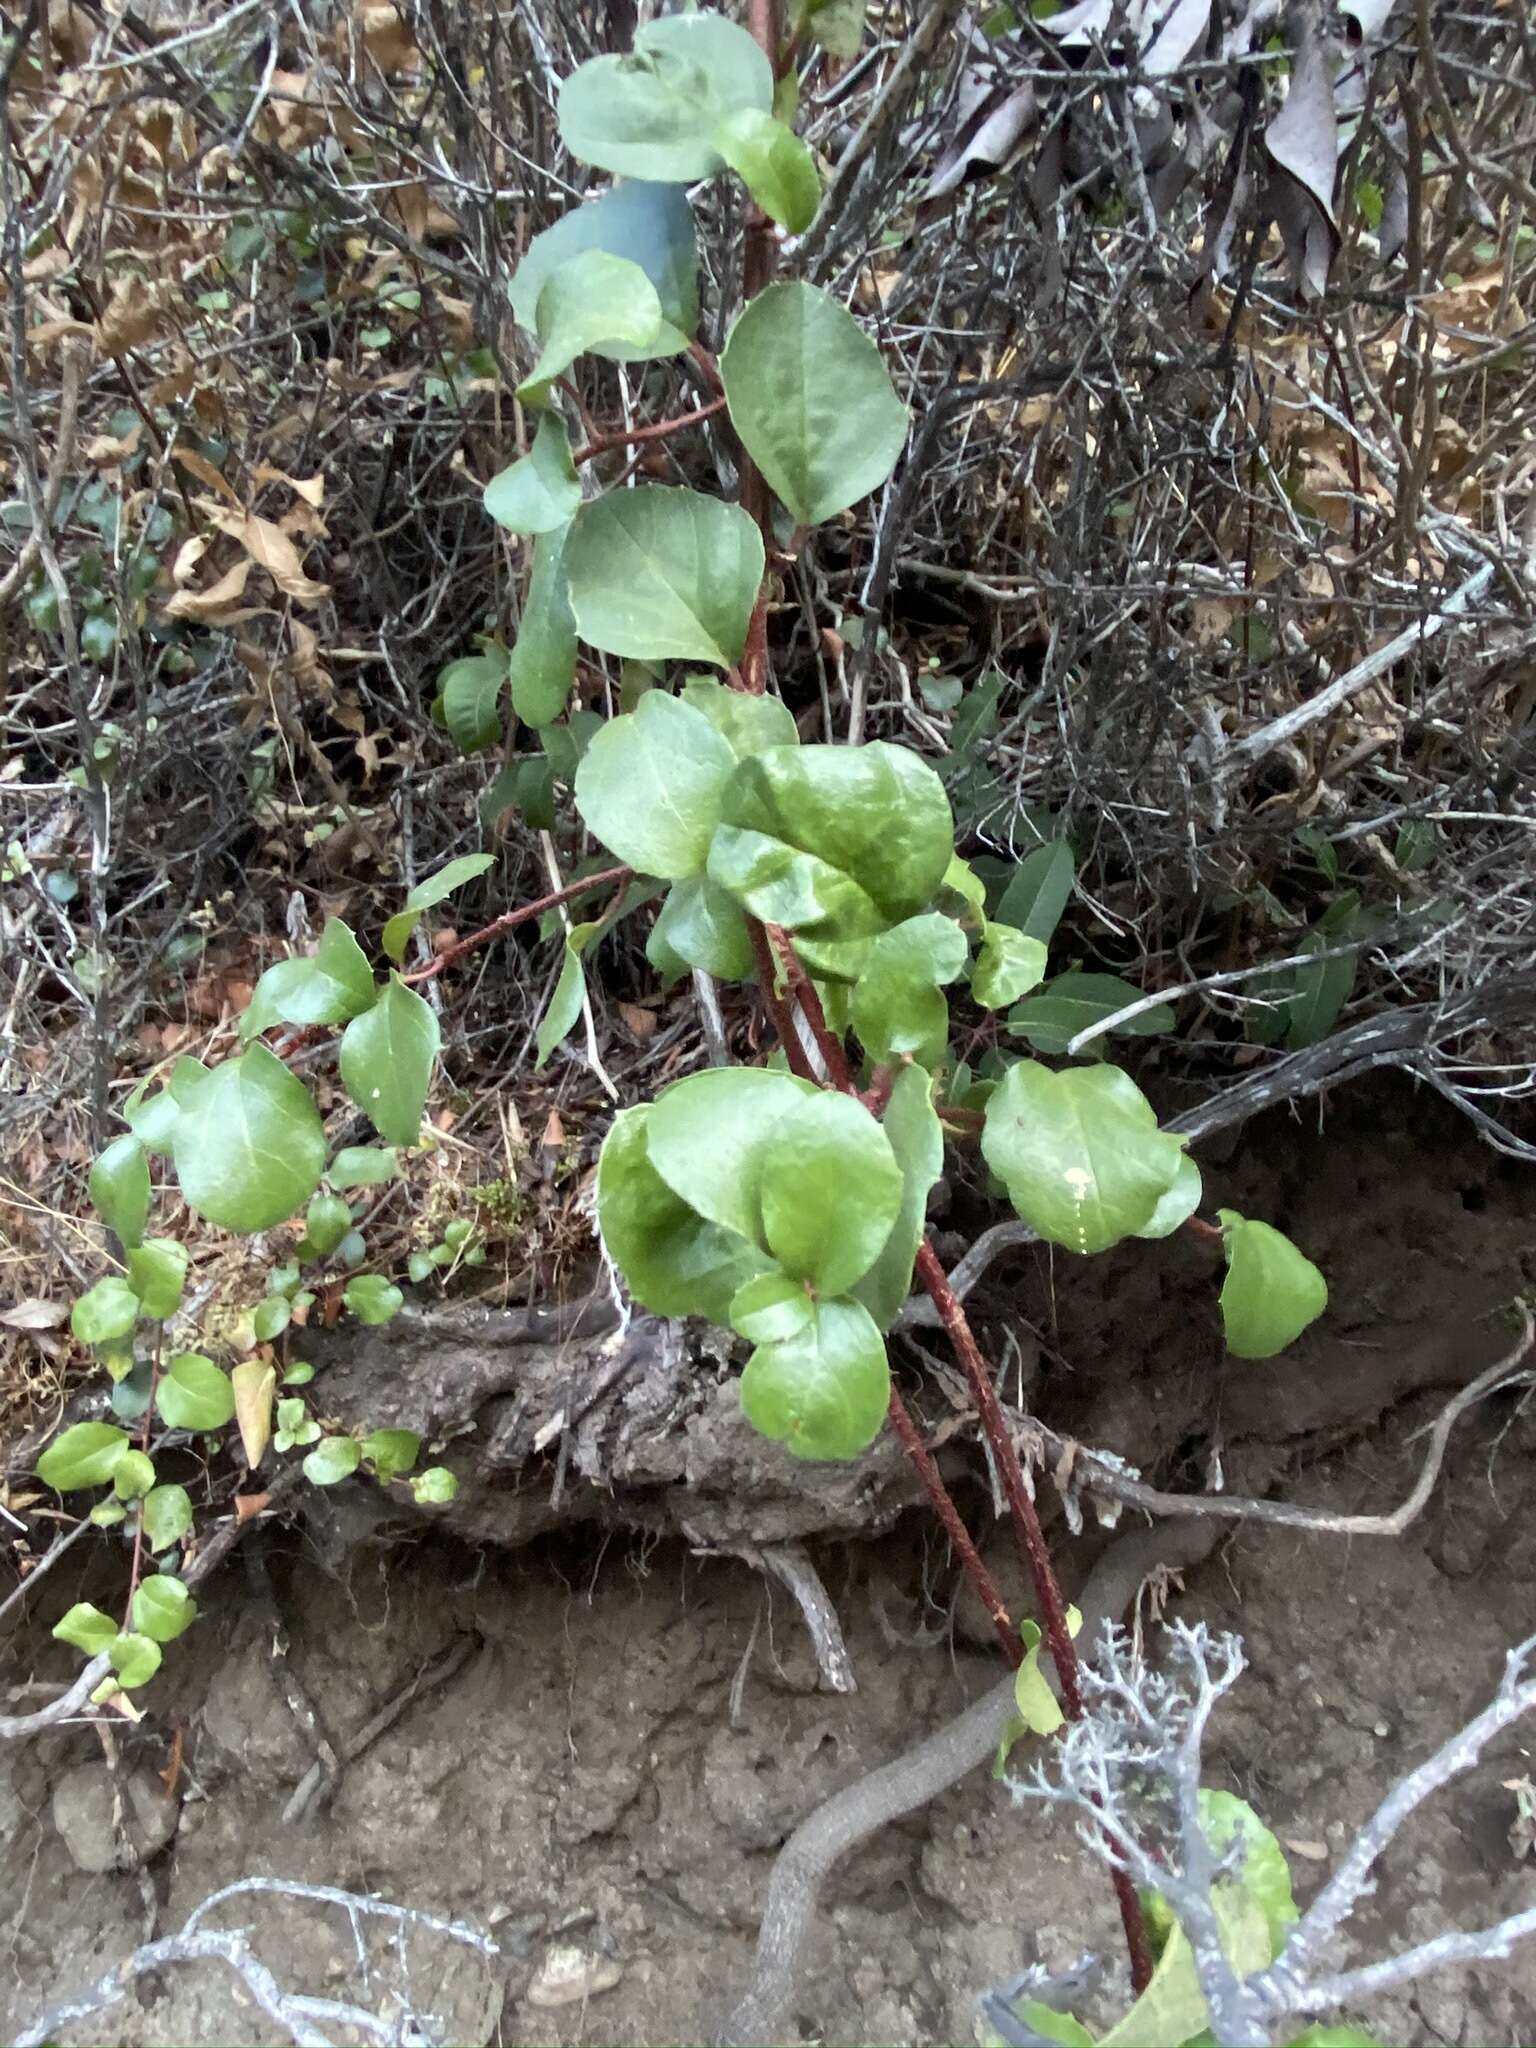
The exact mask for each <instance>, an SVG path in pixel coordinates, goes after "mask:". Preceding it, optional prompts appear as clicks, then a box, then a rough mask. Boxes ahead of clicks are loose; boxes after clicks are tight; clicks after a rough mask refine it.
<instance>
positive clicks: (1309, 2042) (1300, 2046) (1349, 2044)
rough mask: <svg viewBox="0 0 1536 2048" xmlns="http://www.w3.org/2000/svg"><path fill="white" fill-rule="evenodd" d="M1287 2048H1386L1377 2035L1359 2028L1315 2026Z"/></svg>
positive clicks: (1299, 2035)
mask: <svg viewBox="0 0 1536 2048" xmlns="http://www.w3.org/2000/svg"><path fill="white" fill-rule="evenodd" d="M1287 2048H1386V2044H1385V2043H1384V2042H1383V2041H1382V2039H1381V2037H1380V2035H1379V2034H1367V2033H1366V2032H1365V2030H1364V2029H1363V2028H1361V2027H1351V2026H1340V2027H1330V2026H1315V2027H1308V2028H1307V2030H1306V2032H1305V2033H1303V2034H1298V2035H1297V2036H1296V2037H1295V2039H1294V2040H1292V2041H1291V2042H1289V2043H1288V2044H1287Z"/></svg>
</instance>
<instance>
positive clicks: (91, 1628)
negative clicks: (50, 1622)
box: [52, 1600, 117, 1657]
mask: <svg viewBox="0 0 1536 2048" xmlns="http://www.w3.org/2000/svg"><path fill="white" fill-rule="evenodd" d="M52 1634H53V1638H54V1641H55V1642H59V1643H68V1644H69V1646H70V1647H71V1649H75V1650H83V1651H84V1652H85V1654H86V1656H87V1657H99V1656H100V1655H101V1653H102V1651H103V1650H109V1649H111V1647H112V1645H113V1643H114V1642H116V1640H117V1623H116V1622H115V1621H113V1620H112V1618H111V1616H110V1615H106V1614H103V1613H102V1611H101V1609H100V1608H99V1607H93V1606H92V1605H91V1603H90V1601H89V1600H79V1601H76V1603H75V1605H74V1606H73V1607H71V1608H70V1610H69V1612H68V1613H67V1614H66V1615H65V1616H64V1617H63V1618H62V1620H60V1621H57V1622H55V1623H54V1626H53V1630H52Z"/></svg>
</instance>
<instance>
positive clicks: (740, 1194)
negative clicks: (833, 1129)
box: [646, 1067, 821, 1293]
mask: <svg viewBox="0 0 1536 2048" xmlns="http://www.w3.org/2000/svg"><path fill="white" fill-rule="evenodd" d="M812 1097H817V1099H821V1098H820V1097H819V1095H818V1091H817V1090H816V1089H815V1088H814V1087H813V1086H812V1084H811V1083H810V1082H809V1081H802V1080H800V1079H798V1078H797V1077H796V1076H795V1075H793V1074H786V1073H782V1072H776V1071H775V1070H774V1069H772V1068H769V1067H718V1068H716V1069H714V1070H713V1071H712V1072H709V1073H703V1074H690V1075H688V1076H687V1078H686V1079H684V1080H681V1081H674V1082H673V1083H672V1085H671V1086H670V1087H669V1088H663V1090H662V1091H661V1093H660V1094H659V1095H658V1096H657V1098H656V1100H655V1101H654V1102H653V1103H652V1104H651V1107H650V1114H649V1121H648V1124H647V1129H646V1149H647V1153H648V1155H649V1158H650V1161H651V1164H652V1165H653V1166H654V1167H655V1169H656V1171H657V1172H658V1173H659V1174H660V1175H661V1177H662V1179H663V1180H664V1181H665V1182H666V1183H667V1185H668V1187H670V1188H671V1189H672V1191H673V1192H674V1193H675V1194H677V1195H680V1196H681V1197H682V1199H683V1200H684V1201H685V1202H686V1203H687V1204H688V1206H689V1207H690V1208H691V1209H694V1210H696V1211H697V1213H698V1214H699V1215H700V1216H702V1217H704V1218H705V1219H706V1220H707V1221H708V1222H710V1223H718V1224H720V1225H721V1226H722V1227H723V1228H724V1229H726V1230H731V1231H734V1232H735V1233H736V1235H737V1236H738V1237H740V1238H745V1239H746V1240H747V1242H748V1243H749V1244H760V1243H761V1238H760V1233H761V1231H762V1227H763V1217H762V1201H761V1195H760V1184H761V1179H762V1172H763V1166H764V1162H765V1160H766V1159H767V1157H768V1155H769V1154H770V1152H771V1151H772V1150H773V1147H774V1145H775V1143H776V1142H777V1133H778V1126H779V1125H780V1124H781V1123H782V1122H783V1121H784V1120H785V1119H787V1118H789V1117H792V1116H793V1115H794V1114H795V1112H796V1111H797V1110H798V1109H799V1108H800V1106H801V1104H802V1103H804V1102H805V1101H806V1100H808V1099H809V1098H812ZM763 1248H764V1249H766V1247H763ZM749 1277H750V1275H749V1274H743V1275H742V1278H743V1279H747V1278H749ZM739 1284H740V1283H739V1282H738V1285H739ZM734 1291H735V1289H734V1288H733V1289H732V1292H733V1293H734Z"/></svg>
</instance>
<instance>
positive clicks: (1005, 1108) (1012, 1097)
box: [981, 1060, 1184, 1254]
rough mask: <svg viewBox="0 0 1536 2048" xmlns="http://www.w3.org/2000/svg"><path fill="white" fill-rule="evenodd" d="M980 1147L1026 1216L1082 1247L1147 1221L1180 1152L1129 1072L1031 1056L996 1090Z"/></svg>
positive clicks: (1091, 1248)
mask: <svg viewBox="0 0 1536 2048" xmlns="http://www.w3.org/2000/svg"><path fill="white" fill-rule="evenodd" d="M981 1149H982V1153H983V1156H984V1157H985V1159H986V1162H987V1164H988V1166H990V1167H991V1169H992V1171H993V1172H994V1173H995V1174H996V1175H997V1176H998V1178H999V1179H1000V1180H1002V1181H1003V1182H1004V1183H1005V1184H1006V1185H1007V1189H1008V1199H1009V1200H1010V1201H1011V1202H1012V1203H1013V1206H1014V1208H1015V1209H1016V1210H1017V1211H1018V1213H1019V1214H1020V1215H1021V1216H1022V1217H1023V1218H1024V1220H1025V1222H1026V1223H1029V1224H1032V1225H1033V1227H1034V1228H1035V1229H1036V1230H1038V1231H1039V1233H1040V1235H1041V1236H1042V1237H1045V1238H1049V1239H1050V1241H1051V1242H1052V1243H1053V1244H1059V1245H1062V1246H1064V1247H1065V1248H1066V1250H1068V1251H1070V1252H1078V1253H1083V1254H1087V1253H1090V1252H1103V1251H1108V1249H1109V1248H1110V1246H1111V1245H1113V1244H1118V1243H1119V1242H1120V1240H1121V1239H1122V1238H1124V1237H1130V1236H1133V1235H1134V1234H1135V1233H1137V1232H1138V1231H1141V1230H1144V1229H1145V1228H1146V1226H1147V1225H1148V1224H1149V1223H1150V1222H1151V1220H1152V1217H1153V1215H1154V1213H1155V1211H1156V1209H1157V1206H1158V1203H1159V1202H1160V1201H1161V1200H1162V1198H1163V1197H1164V1195H1166V1194H1167V1193H1168V1191H1169V1189H1170V1188H1172V1187H1173V1186H1174V1185H1175V1184H1176V1183H1177V1181H1178V1178H1179V1173H1180V1168H1181V1161H1182V1159H1183V1156H1184V1155H1183V1147H1182V1142H1181V1140H1180V1139H1178V1138H1175V1137H1171V1136H1169V1135H1168V1134H1167V1133H1165V1132H1163V1131H1160V1130H1159V1129H1158V1128H1157V1116H1156V1113H1155V1112H1154V1110H1153V1108H1152V1105H1151V1103H1150V1102H1148V1100H1147V1098H1146V1097H1145V1096H1144V1095H1143V1094H1142V1092H1141V1090H1140V1089H1139V1088H1138V1087H1137V1086H1136V1083H1135V1082H1134V1081H1133V1080H1132V1079H1131V1077H1130V1076H1129V1074H1125V1073H1122V1072H1121V1070H1120V1069H1119V1068H1118V1067H1103V1066H1100V1067H1072V1068H1069V1069H1068V1070H1067V1071H1066V1072H1065V1073H1061V1074H1054V1073H1052V1072H1051V1070H1050V1068H1049V1067H1042V1066H1041V1065H1040V1064H1039V1063H1038V1061H1035V1060H1020V1061H1018V1062H1017V1064H1016V1065H1014V1066H1012V1067H1010V1068H1009V1069H1008V1072H1007V1073H1006V1074H1005V1075H1004V1077H1003V1079H1002V1082H1001V1084H1000V1085H999V1086H998V1087H997V1089H996V1090H995V1091H994V1092H993V1094H992V1096H991V1098H990V1100H989V1101H988V1103H987V1108H986V1121H985V1123H984V1125H983V1127H982V1134H981Z"/></svg>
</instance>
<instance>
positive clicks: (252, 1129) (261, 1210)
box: [174, 1045, 325, 1232]
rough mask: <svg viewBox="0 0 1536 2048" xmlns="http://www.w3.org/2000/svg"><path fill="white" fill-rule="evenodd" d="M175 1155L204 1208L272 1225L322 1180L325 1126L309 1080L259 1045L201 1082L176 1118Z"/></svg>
mask: <svg viewBox="0 0 1536 2048" xmlns="http://www.w3.org/2000/svg"><path fill="white" fill-rule="evenodd" d="M174 1156H175V1162H176V1178H177V1179H178V1181H179V1182H180V1183H181V1191H182V1194H183V1195H184V1196H185V1197H186V1200H187V1205H188V1207H189V1208H191V1209H193V1210H195V1211H196V1213H197V1214H198V1215H199V1216H202V1217H204V1218H206V1220H207V1221H208V1222H210V1223H217V1224H219V1225H220V1226H221V1227H222V1228H224V1229H225V1230H237V1231H244V1232H251V1231H256V1230H270V1229H271V1228H272V1226H273V1225H274V1224H276V1223H282V1222H285V1221H286V1220H287V1218H288V1217H290V1216H291V1215H292V1214H293V1212H294V1210H295V1209H297V1208H298V1207H299V1205H300V1204H301V1203H303V1202H306V1201H308V1199H309V1197H310V1196H311V1195H312V1194H313V1193H314V1191H315V1188H316V1187H317V1186H318V1184H319V1180H320V1175H321V1171H322V1169H323V1168H324V1165H325V1126H324V1125H323V1124H322V1123H321V1121H320V1112H319V1111H318V1110H317V1109H316V1108H315V1105H314V1102H313V1101H312V1099H311V1097H310V1094H309V1091H308V1089H306V1088H305V1086H304V1084H303V1082H302V1081H300V1080H298V1079H297V1077H296V1076H295V1075H293V1074H290V1073H289V1071H288V1069H287V1068H286V1067H285V1066H284V1065H283V1063H282V1061H281V1060H279V1059H277V1058H276V1057H275V1056H274V1055H273V1054H272V1053H270V1052H269V1051H268V1050H267V1048H266V1047H265V1046H264V1045H253V1046H252V1047H251V1048H250V1050H249V1051H248V1052H245V1053H242V1055H241V1056H240V1058H239V1059H234V1060H226V1061H225V1063H224V1065H223V1066H222V1067H217V1068H215V1070H214V1071H213V1072H212V1073H211V1074H210V1075H209V1076H208V1078H207V1080H206V1081H204V1082H203V1083H202V1084H201V1085H200V1086H199V1087H198V1089H197V1090H196V1092H195V1094H194V1096H193V1099H192V1103H191V1106H190V1107H189V1108H186V1109H183V1111H182V1112H181V1115H180V1116H179V1117H178V1118H177V1121H176V1133H175V1142H174Z"/></svg>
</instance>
